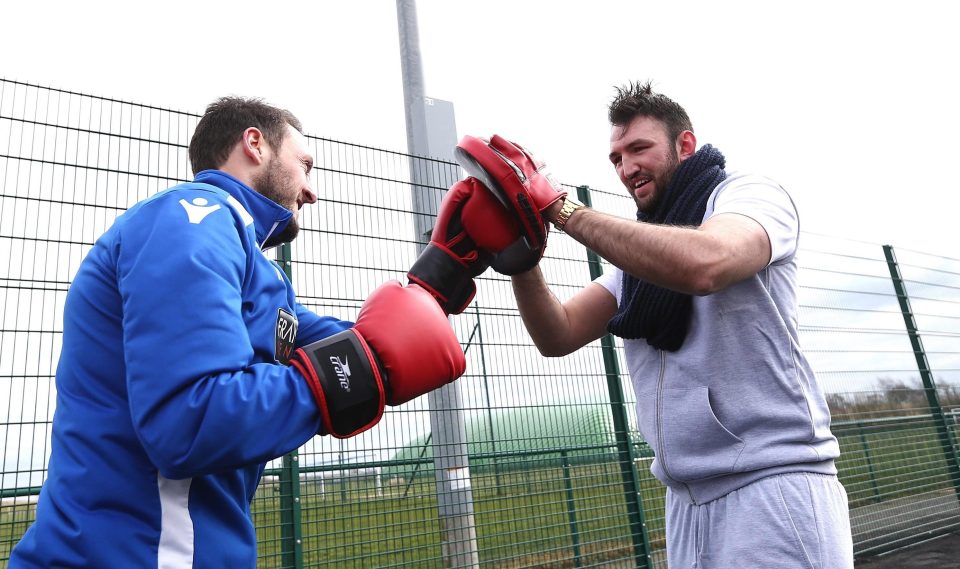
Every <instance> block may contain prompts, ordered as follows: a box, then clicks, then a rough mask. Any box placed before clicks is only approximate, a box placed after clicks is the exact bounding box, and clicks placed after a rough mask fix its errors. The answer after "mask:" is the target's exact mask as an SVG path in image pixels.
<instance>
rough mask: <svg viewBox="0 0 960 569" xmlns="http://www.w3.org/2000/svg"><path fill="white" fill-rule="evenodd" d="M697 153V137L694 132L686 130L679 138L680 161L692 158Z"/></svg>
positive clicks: (678, 151)
mask: <svg viewBox="0 0 960 569" xmlns="http://www.w3.org/2000/svg"><path fill="white" fill-rule="evenodd" d="M696 151H697V135H695V134H693V131H692V130H685V131H683V132H681V133H680V136H678V137H677V156H678V157H679V158H680V161H681V162H682V161H684V160H686V159H687V158H690V157H691V156H693V155H694V153H696Z"/></svg>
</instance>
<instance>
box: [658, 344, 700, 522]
mask: <svg viewBox="0 0 960 569" xmlns="http://www.w3.org/2000/svg"><path fill="white" fill-rule="evenodd" d="M658 351H659V352H660V376H659V377H658V378H657V451H658V454H657V456H658V457H659V458H660V463H661V465H662V466H663V473H664V474H666V475H667V476H668V477H670V478H672V479H673V480H674V481H675V482H676V483H678V484H680V485H681V486H683V488H684V490H686V491H687V495H688V496H689V497H690V501H691V502H693V503H694V504H696V503H697V501H696V500H694V499H693V494H692V493H691V492H690V486H688V485H687V484H686V483H684V482H680V481H679V480H677V479H676V478H673V475H672V474H670V469H669V468H667V454H666V452H664V446H663V384H664V383H665V381H664V380H665V376H666V371H667V355H666V354H665V353H663V350H658Z"/></svg>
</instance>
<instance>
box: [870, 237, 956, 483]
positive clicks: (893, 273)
mask: <svg viewBox="0 0 960 569" xmlns="http://www.w3.org/2000/svg"><path fill="white" fill-rule="evenodd" d="M883 255H884V257H886V258H887V268H888V269H890V278H891V280H893V289H894V291H896V293H897V300H899V301H900V312H901V313H903V323H904V325H906V328H907V334H908V335H909V336H910V345H911V346H913V355H914V357H916V360H917V367H918V368H920V379H921V381H923V390H924V391H925V392H926V394H927V404H928V405H929V407H930V413H931V414H932V415H933V423H934V425H935V426H936V429H937V435H938V437H937V438H938V439H939V440H940V446H941V447H942V448H943V456H944V459H945V460H946V461H947V470H948V471H949V473H950V479H951V481H952V482H953V491H954V493H955V494H956V495H957V499H958V500H960V461H958V459H957V450H956V446H954V443H953V434H952V433H951V432H950V429H949V428H948V427H947V420H946V417H945V416H944V414H943V407H942V406H941V405H940V396H939V395H938V394H937V385H936V383H935V382H934V380H933V373H931V371H930V363H929V362H928V361H927V353H926V352H925V351H924V349H923V341H922V340H921V338H920V332H919V331H918V328H917V321H916V319H915V318H914V317H913V310H912V309H911V308H910V297H909V296H908V295H907V287H906V284H905V283H904V282H903V276H902V275H901V274H900V265H899V264H897V257H896V254H895V253H894V251H893V246H892V245H884V246H883Z"/></svg>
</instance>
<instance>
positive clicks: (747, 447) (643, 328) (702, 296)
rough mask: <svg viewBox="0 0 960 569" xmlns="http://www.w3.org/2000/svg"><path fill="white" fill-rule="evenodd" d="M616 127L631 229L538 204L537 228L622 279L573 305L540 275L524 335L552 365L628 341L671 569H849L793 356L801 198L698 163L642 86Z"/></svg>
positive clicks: (842, 512)
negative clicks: (607, 342) (567, 240)
mask: <svg viewBox="0 0 960 569" xmlns="http://www.w3.org/2000/svg"><path fill="white" fill-rule="evenodd" d="M609 118H610V123H611V136H610V155H609V159H610V162H611V163H612V164H613V166H614V168H615V169H616V171H617V174H618V175H619V177H620V180H621V181H622V183H623V184H624V186H625V187H626V188H627V190H628V192H629V194H630V196H631V197H632V198H633V199H634V201H635V202H636V206H637V219H636V220H634V219H625V218H621V217H616V216H612V215H607V214H604V213H601V212H598V211H595V210H592V209H590V208H586V207H583V206H582V205H581V204H578V203H576V202H575V201H574V200H572V199H570V198H569V197H564V198H561V199H557V200H555V201H552V202H551V203H549V204H546V202H544V204H546V205H543V207H542V212H541V213H542V216H543V219H545V220H547V221H550V222H552V223H553V225H554V227H556V228H557V229H559V230H562V231H564V232H566V233H567V234H569V235H570V236H571V237H573V238H574V239H576V240H577V241H579V242H580V243H583V244H584V245H585V246H587V247H589V248H590V249H592V250H593V251H595V252H597V254H599V255H600V256H602V257H603V258H604V259H606V260H607V261H609V262H610V263H611V264H613V265H614V267H616V269H615V270H614V271H612V272H609V273H607V274H605V275H603V276H602V277H600V278H598V279H597V280H596V281H595V282H594V283H591V284H589V285H587V286H586V287H585V288H584V289H582V290H581V291H579V292H578V293H577V294H576V295H574V296H573V297H572V298H570V299H569V300H567V301H566V302H562V303H561V302H560V301H558V299H557V298H556V297H555V296H554V295H553V294H552V293H551V292H550V290H549V288H548V287H547V284H546V281H545V280H544V277H543V274H542V273H541V271H540V269H539V267H534V268H533V269H531V270H529V271H525V272H521V273H519V274H515V275H513V276H512V277H511V278H512V283H513V290H514V293H515V295H516V298H517V304H518V306H519V309H520V314H521V316H522V318H523V322H524V324H525V325H526V328H527V330H528V331H529V333H530V335H531V337H532V338H533V341H534V343H535V344H536V345H537V347H538V348H539V350H540V352H541V353H542V354H543V355H545V356H562V355H565V354H568V353H570V352H573V351H574V350H577V349H579V348H581V347H583V346H584V345H586V344H588V343H590V342H591V341H593V340H596V339H597V338H599V337H601V336H603V335H604V334H606V333H607V332H612V333H614V334H616V335H617V336H619V337H621V338H623V339H624V340H623V343H624V351H625V353H626V358H627V363H628V366H629V371H630V376H631V378H632V380H633V386H634V390H635V392H636V395H637V413H638V417H639V427H640V431H641V433H642V435H643V436H644V438H645V439H646V440H647V441H648V442H649V443H650V445H651V446H652V447H653V449H654V451H655V453H656V458H655V460H654V461H653V464H652V466H651V470H652V472H653V474H654V475H655V476H656V477H657V478H658V479H659V480H660V481H662V482H663V483H664V484H665V485H666V486H667V497H666V524H667V559H668V563H669V566H670V567H671V568H672V569H673V568H684V569H687V568H704V569H711V568H715V569H729V568H732V567H738V568H765V569H766V568H771V567H777V568H794V567H796V568H801V567H802V568H813V567H816V568H823V569H851V568H852V567H853V544H852V538H851V532H850V521H849V512H848V505H847V496H846V492H845V491H844V489H843V486H842V485H841V484H840V482H839V481H838V480H837V475H836V474H837V470H836V466H835V465H834V460H835V459H836V458H837V456H838V455H839V446H838V444H837V439H836V437H834V436H833V434H832V433H831V432H830V412H829V409H828V407H827V403H826V400H825V397H824V394H823V390H822V388H821V386H820V385H819V383H818V382H817V379H816V377H815V376H814V373H813V371H812V369H811V367H810V365H809V363H808V362H807V360H806V358H805V357H804V355H803V353H802V352H801V350H800V347H799V345H798V335H797V282H796V275H797V265H796V262H795V260H794V256H795V254H796V251H797V240H798V228H799V221H798V214H797V211H796V207H795V206H794V204H793V201H792V200H791V198H790V196H789V195H788V194H787V192H786V191H785V190H784V189H783V188H782V187H781V186H780V185H779V184H777V183H776V182H774V181H772V180H770V179H768V178H764V177H762V176H757V175H752V174H742V173H733V172H730V173H728V172H727V171H726V170H725V168H724V167H725V163H724V158H723V155H722V154H721V153H720V152H719V151H718V150H717V149H716V148H713V147H712V146H710V145H704V146H703V147H701V148H699V149H698V148H697V140H696V137H695V135H694V133H693V127H692V125H691V122H690V119H689V118H688V116H687V113H686V111H684V109H683V108H682V107H681V106H680V105H678V104H676V103H675V102H674V101H672V100H671V99H669V98H667V97H665V96H663V95H661V94H658V93H655V92H653V90H652V89H651V87H650V84H649V83H646V84H642V83H631V84H629V85H627V86H624V87H621V88H618V89H617V94H616V97H615V98H614V100H613V102H612V103H611V105H610V108H609Z"/></svg>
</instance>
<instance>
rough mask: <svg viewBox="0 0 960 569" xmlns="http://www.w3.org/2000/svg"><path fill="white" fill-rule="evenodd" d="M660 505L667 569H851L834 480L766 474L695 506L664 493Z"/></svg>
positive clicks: (842, 499) (842, 502)
mask: <svg viewBox="0 0 960 569" xmlns="http://www.w3.org/2000/svg"><path fill="white" fill-rule="evenodd" d="M666 507H667V510H666V518H667V520H666V521H667V565H668V567H669V569H781V568H782V569H853V538H852V536H851V533H850V514H849V509H848V505H847V493H846V491H845V490H844V489H843V485H841V484H840V481H839V480H837V477H836V476H830V475H825V474H810V473H805V472H799V473H791V474H780V475H776V476H770V477H768V478H762V479H760V480H758V481H756V482H754V483H752V484H749V485H747V486H744V487H743V488H740V489H739V490H735V491H733V492H730V493H729V494H727V495H726V496H723V497H721V498H718V499H716V500H713V501H712V502H707V503H706V504H701V505H694V504H691V503H690V502H689V501H687V500H685V499H683V497H681V496H678V495H677V494H675V493H674V492H673V491H672V490H667V506H666Z"/></svg>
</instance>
